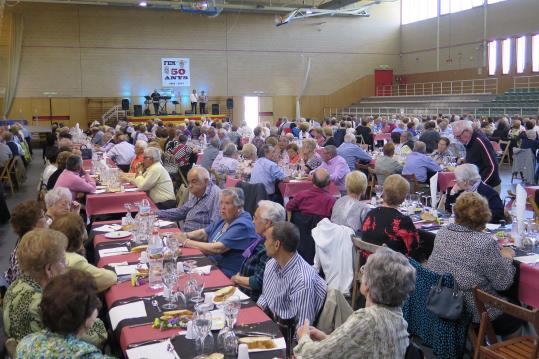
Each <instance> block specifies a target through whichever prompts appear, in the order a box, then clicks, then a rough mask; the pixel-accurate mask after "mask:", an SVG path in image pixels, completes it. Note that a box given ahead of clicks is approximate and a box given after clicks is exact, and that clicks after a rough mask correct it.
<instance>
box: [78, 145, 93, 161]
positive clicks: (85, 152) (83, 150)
mask: <svg viewBox="0 0 539 359" xmlns="http://www.w3.org/2000/svg"><path fill="white" fill-rule="evenodd" d="M80 154H81V157H82V159H83V160H91V159H92V149H91V148H88V147H87V146H86V145H82V146H80Z"/></svg>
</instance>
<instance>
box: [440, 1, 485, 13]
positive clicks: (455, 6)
mask: <svg viewBox="0 0 539 359" xmlns="http://www.w3.org/2000/svg"><path fill="white" fill-rule="evenodd" d="M484 2H485V1H484V0H440V14H441V15H445V14H452V13H455V12H459V11H463V10H469V9H471V8H473V7H477V6H483V4H484Z"/></svg>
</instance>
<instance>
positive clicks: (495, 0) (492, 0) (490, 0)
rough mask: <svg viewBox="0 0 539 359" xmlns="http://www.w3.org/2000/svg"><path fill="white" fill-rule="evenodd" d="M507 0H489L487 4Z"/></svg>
mask: <svg viewBox="0 0 539 359" xmlns="http://www.w3.org/2000/svg"><path fill="white" fill-rule="evenodd" d="M502 1H505V0H487V4H496V3H497V2H502Z"/></svg>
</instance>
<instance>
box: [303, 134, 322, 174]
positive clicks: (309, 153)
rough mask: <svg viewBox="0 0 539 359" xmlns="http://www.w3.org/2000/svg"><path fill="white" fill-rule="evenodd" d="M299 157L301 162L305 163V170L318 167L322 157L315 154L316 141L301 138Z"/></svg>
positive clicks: (309, 170)
mask: <svg viewBox="0 0 539 359" xmlns="http://www.w3.org/2000/svg"><path fill="white" fill-rule="evenodd" d="M301 157H302V159H303V163H305V168H303V170H304V171H305V172H311V171H312V170H314V169H316V168H318V167H320V165H321V164H322V159H321V158H320V157H318V155H317V154H316V141H315V140H314V139H311V138H307V139H305V140H303V144H302V146H301Z"/></svg>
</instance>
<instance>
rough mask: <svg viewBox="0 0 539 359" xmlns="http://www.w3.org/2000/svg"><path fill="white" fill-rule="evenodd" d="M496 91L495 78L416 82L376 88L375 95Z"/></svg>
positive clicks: (482, 92) (471, 93) (464, 93)
mask: <svg viewBox="0 0 539 359" xmlns="http://www.w3.org/2000/svg"><path fill="white" fill-rule="evenodd" d="M497 92H498V79H497V78H496V79H493V78H487V79H473V80H455V81H439V82H417V83H411V84H402V85H385V86H378V87H377V88H376V96H428V95H480V94H495V93H497Z"/></svg>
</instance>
